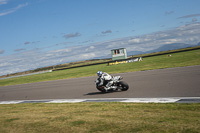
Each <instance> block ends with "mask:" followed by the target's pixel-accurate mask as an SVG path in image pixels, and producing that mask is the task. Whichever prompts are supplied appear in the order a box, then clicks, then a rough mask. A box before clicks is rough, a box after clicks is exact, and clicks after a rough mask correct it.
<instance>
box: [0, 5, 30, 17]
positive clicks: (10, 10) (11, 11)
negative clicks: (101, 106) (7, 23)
mask: <svg viewBox="0 0 200 133" xmlns="http://www.w3.org/2000/svg"><path fill="white" fill-rule="evenodd" d="M27 5H28V3H25V4H20V5H18V6H17V7H15V8H11V9H8V10H4V11H1V12H0V16H4V15H8V14H11V13H14V12H16V11H17V10H19V9H21V8H22V7H25V6H27Z"/></svg>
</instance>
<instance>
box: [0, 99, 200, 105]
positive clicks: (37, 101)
mask: <svg viewBox="0 0 200 133" xmlns="http://www.w3.org/2000/svg"><path fill="white" fill-rule="evenodd" d="M79 102H125V103H200V97H171V98H98V99H47V100H19V101H17V100H16V101H0V104H19V103H79Z"/></svg>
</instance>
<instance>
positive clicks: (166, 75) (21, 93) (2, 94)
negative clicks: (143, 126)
mask: <svg viewBox="0 0 200 133" xmlns="http://www.w3.org/2000/svg"><path fill="white" fill-rule="evenodd" d="M113 75H121V76H123V78H124V79H123V80H124V81H126V82H127V83H128V84H129V86H130V88H129V90H128V91H124V92H112V93H101V92H99V91H98V90H97V89H96V87H95V84H94V81H95V79H96V76H92V77H84V78H75V79H65V80H56V81H48V82H39V83H30V84H22V85H13V86H1V87H0V101H12V100H42V99H43V100H44V99H90V98H91V99H92V98H165V97H200V66H190V67H179V68H168V69H159V70H149V71H140V72H129V73H120V74H113Z"/></svg>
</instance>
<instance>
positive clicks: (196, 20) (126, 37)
mask: <svg viewBox="0 0 200 133" xmlns="http://www.w3.org/2000/svg"><path fill="white" fill-rule="evenodd" d="M199 5H200V0H0V75H5V74H10V73H16V72H21V71H26V70H32V69H36V68H40V67H45V66H51V65H56V64H62V63H67V62H73V61H80V60H88V59H95V58H103V57H110V58H111V55H110V53H111V52H110V50H112V49H116V48H126V49H127V52H128V53H130V52H131V53H133V54H134V52H135V54H137V53H139V52H148V51H153V50H156V49H159V48H160V47H162V46H166V45H170V44H171V45H176V44H187V46H193V45H196V44H198V43H199V42H200V10H199ZM184 46H186V45H184Z"/></svg>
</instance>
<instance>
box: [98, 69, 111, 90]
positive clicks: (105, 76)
mask: <svg viewBox="0 0 200 133" xmlns="http://www.w3.org/2000/svg"><path fill="white" fill-rule="evenodd" d="M97 75H98V76H99V78H100V83H99V86H101V85H103V83H104V82H108V83H107V84H106V86H105V90H106V91H108V90H109V89H110V88H111V85H112V84H113V80H112V76H111V75H109V74H108V73H106V72H102V71H98V72H97Z"/></svg>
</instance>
